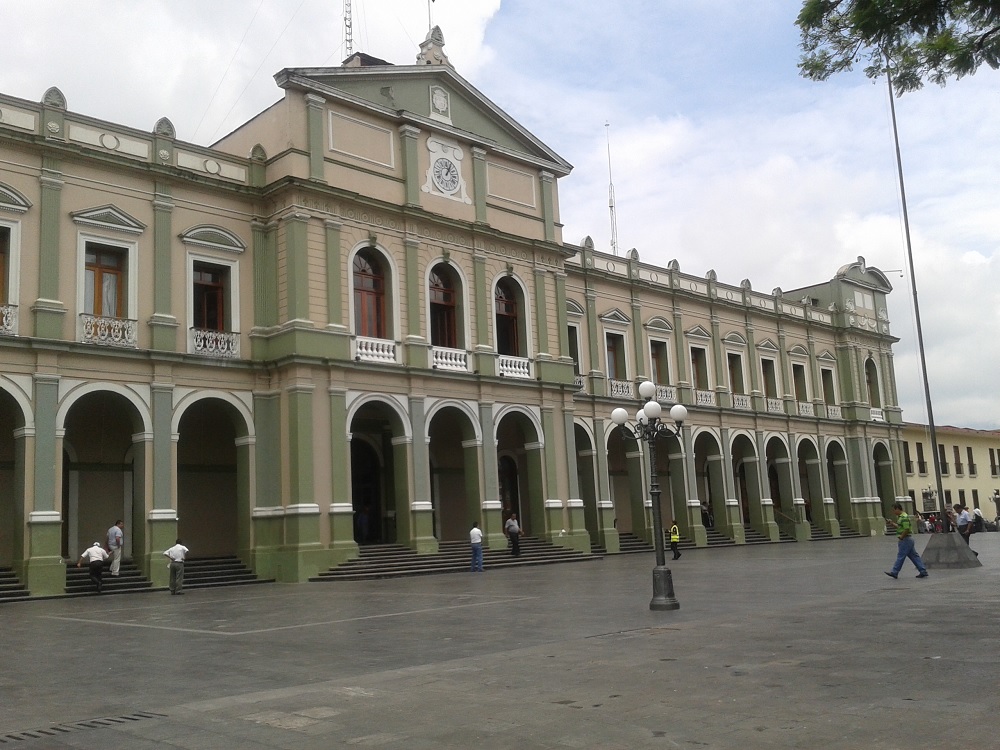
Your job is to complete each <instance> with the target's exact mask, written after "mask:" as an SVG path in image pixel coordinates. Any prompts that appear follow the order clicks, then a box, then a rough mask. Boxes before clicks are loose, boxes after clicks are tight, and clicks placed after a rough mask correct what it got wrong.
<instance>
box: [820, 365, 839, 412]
mask: <svg viewBox="0 0 1000 750" xmlns="http://www.w3.org/2000/svg"><path fill="white" fill-rule="evenodd" d="M819 372H820V375H821V377H822V378H823V403H824V404H827V405H828V406H834V405H835V404H836V403H837V393H836V391H835V390H834V389H833V370H830V369H828V368H826V367H824V368H823V369H822V370H820V371H819Z"/></svg>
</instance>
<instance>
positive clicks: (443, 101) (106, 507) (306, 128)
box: [0, 29, 906, 595]
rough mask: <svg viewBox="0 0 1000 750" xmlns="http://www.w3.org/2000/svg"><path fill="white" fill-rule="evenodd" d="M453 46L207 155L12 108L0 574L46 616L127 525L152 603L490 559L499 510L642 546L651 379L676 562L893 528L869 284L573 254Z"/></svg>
mask: <svg viewBox="0 0 1000 750" xmlns="http://www.w3.org/2000/svg"><path fill="white" fill-rule="evenodd" d="M443 44H444V40H443V37H442V36H441V33H440V31H439V30H438V29H435V30H434V31H433V32H431V34H429V35H428V38H427V39H426V40H425V42H424V43H423V44H422V45H421V50H420V54H419V56H418V58H417V61H416V64H413V65H402V66H396V65H390V64H389V63H386V62H384V61H381V60H377V59H375V58H372V57H370V56H367V55H363V54H358V55H354V56H353V57H351V58H349V59H348V60H347V61H346V62H345V64H344V65H343V66H341V67H336V68H304V69H303V68H300V69H286V70H282V71H281V72H280V73H278V74H277V76H276V81H277V84H278V86H279V88H280V89H281V92H282V95H281V98H280V99H279V100H278V101H277V102H276V103H275V104H274V105H273V106H271V107H269V108H268V109H266V110H265V111H263V112H261V113H260V114H258V115H257V116H256V117H254V118H253V119H252V120H250V121H249V122H247V123H245V124H244V125H242V126H240V127H239V128H237V129H236V130H235V131H234V132H232V133H231V134H229V135H228V136H226V137H225V138H223V139H222V140H221V141H219V142H218V143H216V144H214V145H213V146H211V147H208V148H206V147H203V146H199V145H196V144H192V143H186V142H183V141H181V140H179V139H177V138H176V134H175V131H174V128H173V126H172V125H171V123H170V121H169V120H168V119H166V118H163V119H161V120H160V121H159V122H157V123H156V124H155V127H153V128H152V130H151V131H145V130H137V129H134V128H130V127H127V126H124V125H119V124H115V123H110V122H105V121H102V120H99V119H95V118H93V117H90V116H87V115H83V114H79V113H76V112H74V111H72V110H71V109H70V108H69V106H68V103H67V101H66V99H65V97H64V96H63V94H62V93H61V92H60V91H59V90H58V89H56V88H52V89H49V90H48V91H47V92H45V94H44V96H43V97H42V98H41V101H39V102H31V101H26V100H23V99H18V98H14V97H10V96H0V262H2V266H0V269H2V285H0V293H2V297H0V302H2V308H0V310H2V328H0V334H2V335H0V358H2V359H0V361H2V363H3V364H2V371H0V566H3V567H9V568H11V569H13V572H14V573H15V574H16V576H17V577H18V578H19V579H20V581H21V582H22V583H23V584H24V585H25V586H27V587H28V588H29V590H30V592H31V593H32V594H33V595H43V594H53V593H59V592H61V591H62V590H63V587H64V585H65V579H66V565H65V562H66V561H67V560H74V559H75V558H76V556H77V555H78V554H79V552H80V551H81V549H82V548H84V547H85V546H87V545H88V544H90V543H92V542H93V541H94V540H99V539H102V538H103V534H104V531H105V529H106V528H107V527H108V526H110V525H111V524H112V523H113V522H114V521H115V519H116V518H124V519H125V522H126V540H127V549H126V555H125V556H126V557H127V558H128V557H131V558H132V559H134V560H135V561H136V562H137V563H138V565H139V567H140V568H141V569H142V571H143V573H144V575H145V576H147V577H148V578H149V579H150V580H152V581H153V582H154V583H157V584H162V583H163V582H164V580H165V577H166V567H165V566H164V565H162V564H161V562H162V559H161V557H160V554H161V551H162V550H163V549H165V548H166V547H167V546H169V545H170V544H172V543H173V540H174V538H175V537H177V536H180V537H181V538H183V539H184V541H185V544H187V545H188V546H189V547H190V548H191V550H192V554H193V555H197V556H219V555H227V554H232V555H238V556H239V557H240V558H241V559H242V560H243V561H244V562H245V563H246V564H247V565H248V566H250V567H251V568H252V569H253V570H254V571H255V572H256V573H257V574H258V575H261V576H266V577H274V578H277V579H279V580H283V581H302V580H305V579H307V578H308V577H309V576H311V575H314V574H315V573H317V571H322V570H326V569H328V568H329V567H331V566H336V565H338V564H339V563H341V562H343V561H345V560H348V559H351V558H353V557H356V556H357V555H358V552H359V545H363V544H367V543H372V542H389V541H392V542H397V543H400V544H404V545H407V546H410V547H412V548H414V549H416V550H417V551H418V552H420V553H426V554H433V553H434V552H435V551H436V550H437V549H438V544H439V543H440V542H441V541H445V540H457V539H465V538H467V532H468V528H469V526H470V525H471V523H472V522H473V521H478V522H479V523H480V525H481V527H482V528H483V529H484V531H485V536H486V543H487V544H488V545H497V544H499V543H502V541H503V537H502V524H503V520H504V518H505V517H506V515H507V514H509V513H510V512H518V513H519V514H520V517H521V519H522V523H523V525H524V527H525V529H526V533H527V534H528V535H530V536H534V537H539V538H541V539H544V540H547V541H550V542H552V543H554V544H558V545H563V546H568V547H571V548H575V549H581V550H589V549H590V548H591V545H597V546H600V547H603V548H604V549H606V550H608V551H616V550H617V549H618V543H619V534H621V533H631V534H633V535H636V536H639V537H641V538H644V539H646V540H647V541H648V540H649V539H650V538H651V534H652V532H651V523H650V500H649V495H648V492H647V487H648V476H646V472H645V470H644V466H645V465H646V459H647V458H648V457H646V456H644V455H643V453H642V451H640V450H639V447H638V446H637V445H636V444H635V443H632V442H629V441H626V440H625V439H623V437H622V434H621V431H619V430H617V428H615V427H614V425H613V424H612V423H611V421H610V418H609V417H610V414H611V411H612V410H613V409H614V408H616V407H619V406H625V407H628V408H629V409H630V410H632V409H636V408H638V406H639V404H638V402H637V400H636V397H637V389H636V386H637V383H638V382H640V381H642V380H644V379H649V380H652V381H653V382H654V383H655V384H656V387H657V393H656V398H657V399H658V400H659V401H661V402H662V403H663V404H664V405H670V404H672V403H674V402H678V403H683V404H686V405H687V406H688V407H689V410H690V417H689V419H688V421H687V422H686V423H685V424H684V426H683V431H682V434H681V437H680V439H670V440H664V441H662V442H661V444H660V445H659V447H658V449H657V450H658V451H659V452H660V455H659V461H658V465H659V467H661V471H660V475H661V477H660V478H661V482H662V484H663V486H664V490H665V491H664V493H663V500H662V503H663V508H662V510H663V514H664V517H665V518H668V519H671V518H676V519H677V520H678V523H679V525H680V527H681V530H682V533H683V534H684V535H685V536H686V537H687V538H689V539H691V540H694V542H695V543H697V544H700V545H704V544H706V542H707V539H708V537H709V532H710V531H711V533H713V534H721V535H723V536H725V537H729V538H730V539H732V540H734V541H736V542H738V543H740V542H744V541H746V540H747V539H748V537H749V536H754V537H755V538H759V537H764V538H767V539H770V540H777V539H779V538H780V536H781V535H782V534H785V535H789V536H792V537H794V538H795V539H798V540H801V541H805V540H808V539H810V538H811V537H812V535H813V534H816V533H819V532H826V533H829V534H833V535H838V534H840V533H841V531H842V530H844V529H854V530H857V531H860V532H861V533H864V534H868V533H871V532H873V531H874V530H876V529H878V530H881V521H880V518H881V516H883V515H886V514H887V513H888V505H889V504H890V503H891V502H893V500H894V499H895V498H896V497H897V496H905V494H906V483H905V480H906V478H905V474H904V470H903V448H902V445H903V442H902V440H901V437H900V430H901V414H900V410H899V408H898V406H897V398H896V388H895V377H894V373H893V363H892V344H893V343H894V342H895V340H896V339H895V338H893V336H892V334H891V332H890V326H889V319H888V315H887V312H886V310H887V301H886V298H887V295H888V294H889V292H890V291H891V286H890V284H889V283H888V281H887V280H886V277H885V276H884V275H883V274H882V273H881V272H880V271H878V270H877V269H875V268H870V267H867V266H866V265H865V263H864V260H863V259H861V258H859V259H858V260H857V261H856V262H853V263H849V264H847V265H845V266H844V267H842V268H840V269H839V270H835V269H833V268H831V271H832V272H834V275H833V276H832V278H831V279H830V280H828V281H822V282H821V283H817V284H816V285H814V286H810V287H807V288H802V289H796V290H794V291H787V292H783V291H782V290H781V289H774V290H772V291H771V292H762V291H758V290H755V289H754V288H753V287H752V286H751V284H750V282H749V281H743V282H742V283H739V284H727V283H723V282H721V281H719V280H718V278H717V276H716V273H715V272H714V271H709V272H708V273H707V274H706V273H704V272H700V273H694V274H692V273H688V272H684V271H682V270H681V263H679V262H677V261H672V262H671V263H669V264H668V265H667V266H666V267H665V268H664V267H658V266H655V265H651V264H649V263H645V262H643V261H642V260H641V259H640V254H639V252H637V251H635V250H633V251H631V252H630V253H629V254H628V255H627V257H615V256H613V255H609V254H605V253H601V252H597V251H596V250H595V249H594V247H593V243H592V242H590V241H589V239H588V240H584V241H583V242H582V243H581V244H580V245H573V244H570V243H568V242H565V241H564V239H563V237H562V226H561V223H560V214H559V200H558V180H559V179H560V178H561V177H564V176H566V175H567V174H568V173H569V172H570V169H571V167H570V165H569V164H568V163H567V162H566V161H565V160H564V159H563V158H561V157H560V156H559V155H558V154H557V153H555V152H554V151H553V150H552V149H550V148H549V147H548V146H546V145H545V144H543V143H541V142H540V141H539V140H538V139H537V138H536V137H534V136H533V135H532V134H531V133H529V132H528V131H526V130H525V129H524V128H523V127H522V126H520V125H519V124H518V123H517V122H515V121H514V120H513V119H512V118H511V117H510V116H509V115H508V114H506V113H505V112H503V111H502V110H501V109H500V108H498V107H497V106H496V105H495V104H494V103H492V102H491V101H490V100H489V99H488V98H487V97H486V96H484V95H483V94H482V93H480V92H479V91H477V90H476V88H475V87H473V86H472V85H471V84H470V83H469V82H468V81H466V80H465V79H464V78H462V76H461V75H459V74H458V73H457V72H456V71H455V69H454V68H453V67H452V65H451V64H450V63H449V61H448V58H447V56H446V55H445V52H444V49H443ZM684 264H685V266H687V265H689V261H684ZM702 504H705V505H706V506H707V507H708V508H709V509H710V510H711V512H712V515H714V529H706V527H705V525H704V523H703V518H704V516H703V514H702V512H701V506H702Z"/></svg>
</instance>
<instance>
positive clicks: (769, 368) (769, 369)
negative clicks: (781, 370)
mask: <svg viewBox="0 0 1000 750" xmlns="http://www.w3.org/2000/svg"><path fill="white" fill-rule="evenodd" d="M760 369H761V373H762V374H763V376H764V396H765V397H767V398H777V397H778V379H777V377H776V376H775V373H774V360H773V359H762V360H761V361H760Z"/></svg>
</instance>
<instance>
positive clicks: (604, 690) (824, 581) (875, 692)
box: [0, 534, 1000, 750]
mask: <svg viewBox="0 0 1000 750" xmlns="http://www.w3.org/2000/svg"><path fill="white" fill-rule="evenodd" d="M925 543H926V537H918V539H917V549H923V546H924V544H925ZM973 547H974V548H977V549H979V550H980V552H981V555H982V557H981V559H982V561H983V563H984V566H983V567H982V568H975V569H971V570H954V571H953V570H942V571H932V573H931V577H930V578H928V579H926V580H916V579H915V578H914V575H915V573H916V571H915V570H914V569H913V567H912V566H911V565H910V563H906V565H907V567H904V568H903V572H902V574H901V576H900V579H899V580H898V581H894V580H892V579H890V578H887V577H886V576H885V575H883V573H882V571H883V570H887V569H888V568H889V567H890V565H891V564H892V561H893V559H894V557H895V541H894V540H893V539H891V538H889V537H876V538H871V539H867V538H866V539H844V540H839V541H828V542H813V543H800V544H780V545H766V546H752V547H742V548H740V547H737V548H727V549H713V550H691V551H687V552H685V553H684V556H683V557H682V558H681V560H679V561H677V562H674V563H671V566H672V569H673V572H674V584H675V588H676V591H677V598H678V600H679V601H680V604H681V609H680V610H678V611H675V612H650V611H649V609H648V603H649V598H650V595H651V591H652V582H651V578H652V576H651V570H652V565H653V558H652V553H650V554H648V555H646V554H643V555H623V556H616V557H608V558H605V559H604V560H600V561H592V562H581V563H575V564H565V565H552V566H542V567H532V568H521V569H510V570H496V571H492V572H491V571H489V570H487V571H486V572H485V573H482V574H471V573H465V574H451V575H442V576H433V577H419V578H408V579H395V580H383V581H376V582H339V583H332V584H325V583H316V584H304V585H265V586H248V587H240V588H229V589H209V590H196V591H189V592H187V594H186V595H185V596H183V597H172V596H169V595H168V594H166V593H164V592H157V593H149V594H133V595H125V596H102V597H96V596H94V597H86V598H79V599H58V600H46V601H35V602H23V603H13V604H7V605H3V606H2V607H0V632H2V638H3V640H2V643H3V652H2V655H0V666H2V669H0V747H17V748H23V749H24V750H37V749H39V748H95V747H99V748H102V750H115V749H117V748H129V750H146V749H148V748H198V750H213V749H215V748H220V749H224V750H236V749H237V748H239V749H245V750H257V749H258V748H288V749H289V750H300V749H301V750H309V749H311V748H323V749H324V750H326V749H327V748H331V747H340V746H347V747H353V746H356V747H361V748H389V749H392V750H395V749H397V748H398V749H402V748H405V749H406V750H422V749H424V748H427V749H430V748H434V749H435V750H441V749H450V748H461V749H463V750H464V749H465V748H526V749H529V750H530V749H533V748H600V749H602V750H605V749H606V750H614V749H617V748H622V749H625V748H628V749H629V750H632V749H633V748H699V749H701V748H739V749H740V750H753V749H755V748H808V749H810V750H814V749H815V750H819V749H826V748H864V749H865V750H883V749H884V750H888V749H890V748H907V749H911V748H944V747H961V748H967V747H968V748H971V747H975V748H990V747H995V746H996V740H995V739H994V738H995V731H994V729H993V724H994V723H995V720H996V719H997V718H998V709H1000V705H998V704H1000V698H998V691H997V661H998V651H1000V648H998V643H997V638H996V635H997V623H998V622H1000V601H998V597H997V584H998V579H1000V534H978V535H976V536H975V537H973Z"/></svg>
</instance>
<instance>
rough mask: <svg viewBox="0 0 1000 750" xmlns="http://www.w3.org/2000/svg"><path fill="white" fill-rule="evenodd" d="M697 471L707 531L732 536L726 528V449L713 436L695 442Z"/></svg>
mask: <svg viewBox="0 0 1000 750" xmlns="http://www.w3.org/2000/svg"><path fill="white" fill-rule="evenodd" d="M694 468H695V477H696V485H697V488H696V491H697V496H698V502H699V503H700V504H701V522H702V524H704V525H705V528H710V529H715V528H716V525H717V522H718V525H719V527H720V529H719V531H720V533H724V534H727V535H729V536H732V529H729V528H727V527H726V525H725V524H726V517H727V516H726V487H725V480H724V478H723V476H722V449H721V448H720V447H719V441H718V440H716V439H715V436H714V435H712V434H711V433H709V432H702V433H701V434H699V435H698V437H697V438H695V441H694Z"/></svg>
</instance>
